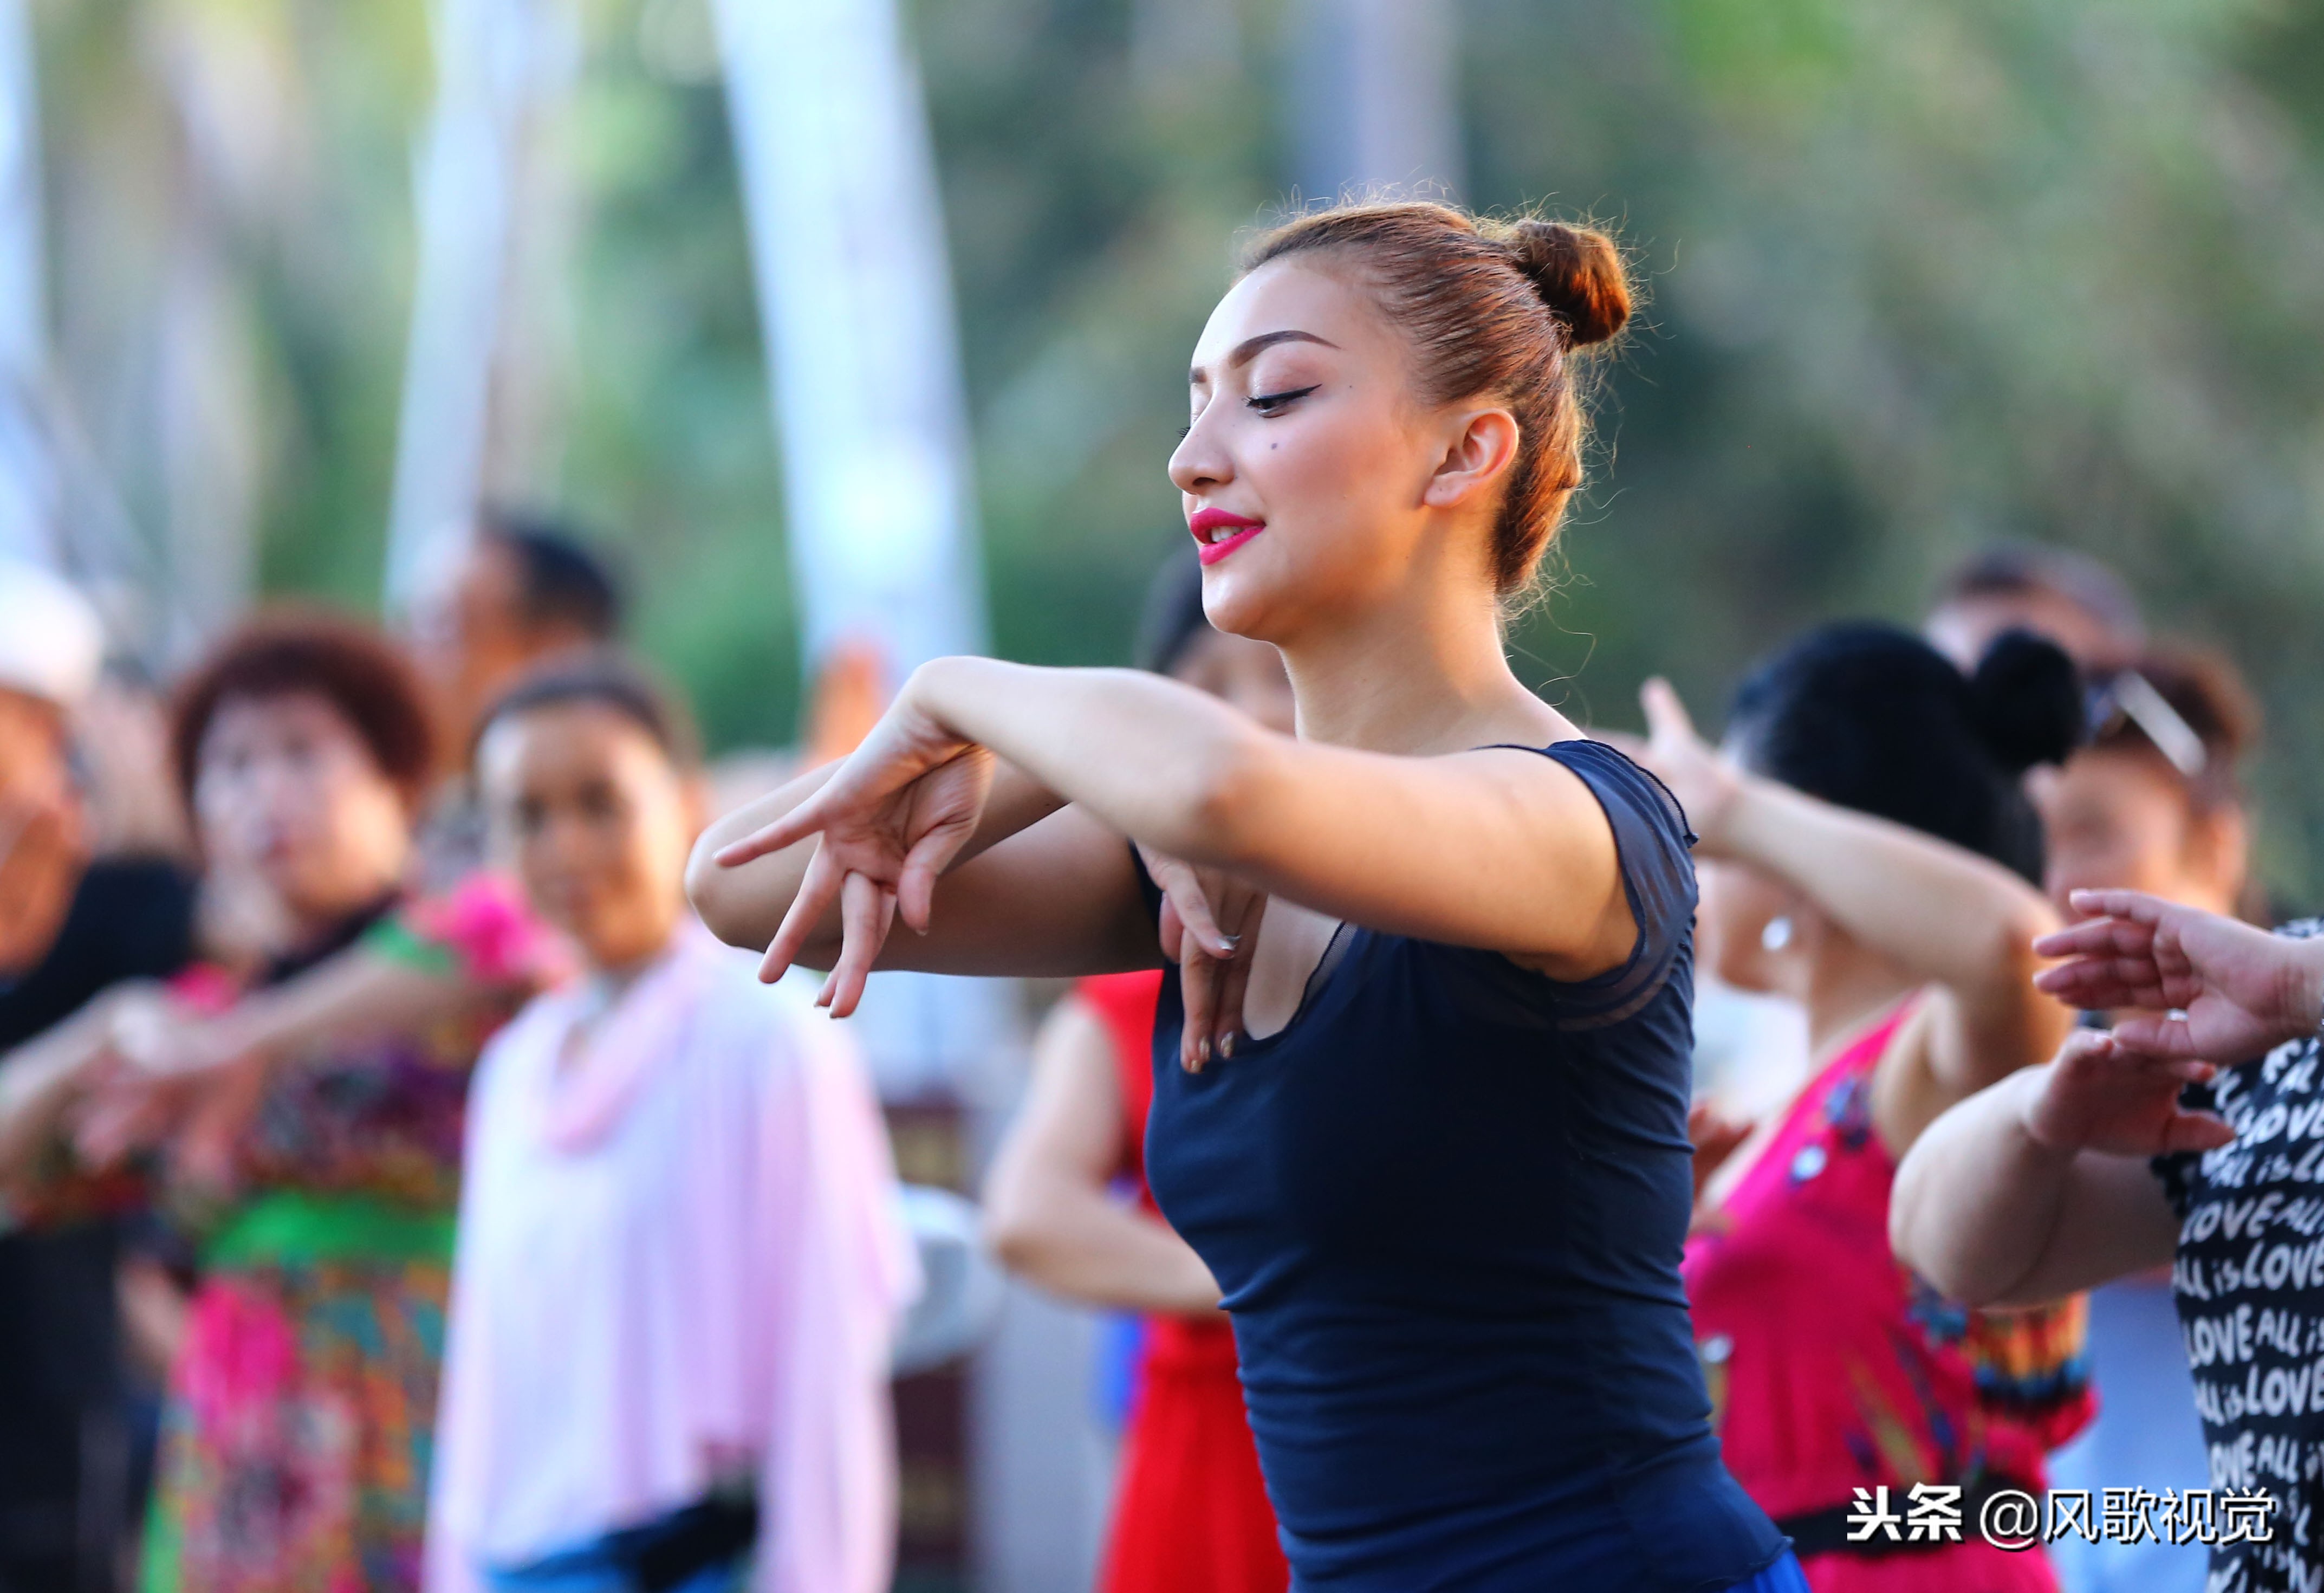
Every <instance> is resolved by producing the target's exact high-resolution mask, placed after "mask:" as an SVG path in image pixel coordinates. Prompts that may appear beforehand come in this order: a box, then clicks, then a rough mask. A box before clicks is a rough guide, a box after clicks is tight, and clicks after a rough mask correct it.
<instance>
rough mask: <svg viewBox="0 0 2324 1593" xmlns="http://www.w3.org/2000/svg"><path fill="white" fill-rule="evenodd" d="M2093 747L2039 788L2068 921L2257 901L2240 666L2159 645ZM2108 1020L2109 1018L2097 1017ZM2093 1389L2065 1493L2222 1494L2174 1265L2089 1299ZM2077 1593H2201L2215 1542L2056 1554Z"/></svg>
mask: <svg viewBox="0 0 2324 1593" xmlns="http://www.w3.org/2000/svg"><path fill="white" fill-rule="evenodd" d="M2090 698H2091V709H2092V711H2091V725H2092V728H2091V735H2090V741H2089V745H2088V746H2085V747H2083V748H2082V749H2081V750H2080V752H2078V753H2076V754H2075V755H2073V757H2072V758H2070V759H2069V760H2068V761H2067V763H2066V764H2065V765H2064V767H2062V768H2059V769H2040V770H2036V771H2035V772H2034V774H2033V779H2032V780H2031V782H2030V783H2028V786H2027V789H2028V790H2029V791H2030V792H2031V793H2032V794H2033V801H2034V805H2035V807H2036V808H2038V809H2039V810H2040V811H2041V814H2042V822H2043V834H2044V838H2045V842H2046V846H2047V849H2048V853H2049V864H2048V867H2047V868H2046V869H2045V870H2044V872H2043V886H2044V888H2045V889H2046V891H2047V892H2048V894H2049V896H2050V900H2051V901H2052V903H2054V904H2055V905H2056V906H2057V908H2058V909H2059V911H2060V912H2071V901H2072V897H2073V894H2074V893H2075V892H2076V891H2083V890H2105V889H2127V890H2135V891H2143V892H2145V893H2147V894H2151V895H2154V896H2158V897H2161V898H2162V899H2163V900H2165V901H2169V902H2176V903H2181V904H2182V905H2185V906H2189V907H2194V908H2198V909H2200V910H2202V911H2204V912H2218V913H2229V914H2233V913H2236V912H2239V911H2241V910H2242V909H2243V908H2244V907H2245V905H2246V897H2247V896H2248V895H2249V894H2250V887H2251V880H2250V874H2249V867H2248V866H2249V861H2250V857H2249V853H2250V829H2251V826H2250V817H2249V813H2248V811H2247V808H2246V801H2245V797H2244V790H2243V782H2242V777H2241V774H2240V772H2239V769H2238V764H2240V762H2241V761H2242V759H2243V758H2244V757H2245V756H2246V755H2248V753H2249V752H2250V750H2251V748H2252V746H2253V744H2254V742H2255V740H2256V739H2257V736H2258V730H2259V715H2258V710H2257V709H2256V707H2255V705H2254V704H2253V702H2252V699H2251V697H2250V694H2249V692H2248V691H2247V690H2246V689H2245V687H2244V685H2243V682H2242V681H2241V680H2240V679H2239V678H2238V677H2237V675H2236V671H2235V667H2234V666H2233V665H2232V664H2230V663H2228V662H2227V661H2226V660H2225V659H2224V658H2221V657H2218V656H2217V655H2215V654H2211V653H2204V652H2199V651H2197V650H2195V649H2192V648H2188V647H2183V646H2163V645H2157V646H2153V647H2149V648H2146V649H2145V650H2144V651H2143V652H2141V653H2139V654H2137V655H2136V656H2135V657H2134V658H2132V659H2130V660H2129V661H2128V662H2126V663H2122V664H2118V665H2116V666H2115V667H2114V668H2112V669H2108V670H2106V671H2103V672H2101V673H2100V674H2099V676H2098V680H2097V682H2096V684H2095V685H2094V686H2093V687H2092V689H2091V692H2090ZM2097 1018H2098V1014H2093V1021H2097ZM2089 1311H2090V1331H2089V1353H2090V1381H2091V1385H2092V1386H2093V1387H2094V1388H2095V1389H2096V1390H2097V1393H2098V1415H2097V1418H2096V1419H2095V1420H2094V1421H2093V1422H2091V1423H2090V1426H2089V1429H2088V1430H2087V1431H2084V1432H2083V1433H2082V1434H2081V1435H2080V1437H2079V1438H2077V1439H2076V1440H2074V1441H2073V1443H2072V1444H2070V1445H2069V1446H2068V1447H2067V1448H2066V1449H2061V1451H2059V1453H2058V1454H2057V1456H2056V1457H2055V1458H2054V1459H2053V1460H2052V1467H2051V1486H2052V1487H2064V1488H2085V1489H2088V1490H2089V1493H2090V1494H2091V1496H2092V1497H2094V1498H2095V1497H2099V1496H2102V1490H2104V1489H2106V1488H2108V1487H2113V1488H2118V1489H2119V1488H2135V1487H2143V1488H2145V1489H2146V1490H2147V1491H2148V1492H2149V1493H2151V1494H2153V1495H2154V1496H2157V1497H2160V1496H2162V1495H2163V1493H2164V1492H2166V1491H2172V1492H2176V1493H2181V1494H2183V1493H2185V1492H2186V1491H2187V1490H2189V1489H2197V1488H2202V1487H2206V1486H2209V1480H2210V1468H2209V1461H2208V1459H2207V1458H2206V1456H2205V1454H2204V1448H2203V1428H2202V1423H2201V1422H2200V1421H2199V1420H2198V1418H2197V1416H2196V1414H2195V1391H2194V1385H2193V1384H2192V1381H2191V1380H2190V1375H2189V1372H2188V1367H2187V1351H2186V1348H2185V1346H2184V1345H2183V1344H2182V1343H2181V1336H2180V1328H2179V1312H2178V1310H2177V1308H2176V1307H2175V1306H2174V1305H2173V1304H2172V1299H2171V1278H2170V1274H2169V1273H2168V1272H2167V1271H2166V1270H2164V1269H2162V1268H2156V1269H2154V1270H2153V1271H2152V1272H2149V1273H2144V1274H2141V1275H2137V1276H2133V1277H2127V1278H2123V1279H2120V1280H2118V1281H2116V1282H2115V1283H2107V1284H2106V1285H2104V1286H2102V1287H2100V1288H2097V1289H2093V1290H2092V1291H2090V1294H2089ZM2051 1552H2052V1556H2053V1557H2054V1558H2055V1560H2056V1561H2057V1562H2058V1569H2059V1577H2060V1579H2061V1581H2062V1582H2064V1584H2065V1585H2066V1587H2067V1588H2068V1589H2069V1593H2199V1590H2200V1589H2201V1588H2202V1587H2203V1584H2204V1579H2205V1574H2206V1566H2205V1556H2204V1552H2203V1549H2202V1546H2201V1545H2200V1544H2198V1543H2192V1542H2188V1543H2173V1542H2167V1541H2164V1540H2162V1539H2158V1538H2156V1537H2154V1536H2153V1535H2149V1534H2141V1535H2140V1537H2139V1541H2137V1542H2126V1541H2124V1539H2123V1537H2122V1536H2121V1535H2119V1534H2117V1535H2116V1536H2114V1537H2109V1538H2103V1539H2101V1540H2099V1541H2098V1542H2090V1541H2089V1540H2088V1539H2086V1538H2084V1537H2082V1536H2080V1535H2079V1534H2068V1535H2066V1536H2064V1537H2062V1538H2061V1539H2060V1540H2059V1541H2058V1542H2056V1543H2055V1544H2053V1545H2052V1549H2051Z"/></svg>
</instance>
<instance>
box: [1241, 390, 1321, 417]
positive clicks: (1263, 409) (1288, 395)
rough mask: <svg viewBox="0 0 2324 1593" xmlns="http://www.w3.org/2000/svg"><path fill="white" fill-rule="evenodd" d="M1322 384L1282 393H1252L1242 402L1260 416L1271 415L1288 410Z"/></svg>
mask: <svg viewBox="0 0 2324 1593" xmlns="http://www.w3.org/2000/svg"><path fill="white" fill-rule="evenodd" d="M1322 385H1323V384H1322V383H1321V382H1316V383H1313V384H1309V385H1307V386H1305V387H1294V388H1291V389H1290V390H1288V391H1287V392H1283V393H1254V394H1251V395H1250V397H1249V398H1247V399H1245V400H1244V401H1243V402H1244V403H1248V404H1250V407H1251V408H1253V409H1255V410H1257V411H1258V412H1259V413H1260V414H1262V415H1267V414H1273V413H1277V412H1280V411H1282V410H1285V409H1287V408H1289V407H1290V406H1291V405H1292V404H1293V403H1296V402H1297V401H1298V400H1300V399H1303V398H1305V397H1306V396H1307V395H1308V394H1310V393H1313V392H1314V391H1315V389H1316V388H1318V387H1321V386H1322Z"/></svg>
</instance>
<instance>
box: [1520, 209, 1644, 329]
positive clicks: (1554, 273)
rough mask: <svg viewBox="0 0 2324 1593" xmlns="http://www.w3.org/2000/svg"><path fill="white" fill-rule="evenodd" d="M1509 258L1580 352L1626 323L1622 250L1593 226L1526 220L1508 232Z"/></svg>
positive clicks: (1627, 310) (1626, 291)
mask: <svg viewBox="0 0 2324 1593" xmlns="http://www.w3.org/2000/svg"><path fill="white" fill-rule="evenodd" d="M1508 251H1509V256H1510V259H1511V260H1512V261H1513V262H1514V263H1515V264H1516V265H1517V269H1518V270H1519V271H1521V272H1523V273H1525V275H1526V281H1528V282H1532V283H1533V285H1534V291H1535V292H1537V293H1539V294H1540V295H1541V297H1542V301H1543V302H1544V303H1545V304H1547V305H1548V306H1549V312H1550V313H1551V314H1552V315H1554V316H1555V317H1556V318H1557V319H1558V320H1559V321H1560V322H1562V323H1563V325H1564V327H1565V336H1566V341H1567V342H1568V343H1569V344H1570V345H1571V346H1572V347H1576V348H1580V347H1585V346H1586V345H1589V344H1591V343H1603V342H1605V341H1606V340H1607V339H1608V338H1611V337H1612V336H1614V334H1615V333H1617V332H1618V331H1620V330H1621V329H1622V328H1623V326H1624V324H1625V323H1627V322H1628V320H1629V319H1630V284H1629V281H1628V278H1627V277H1626V276H1625V274H1624V273H1623V271H1622V255H1621V251H1620V250H1618V249H1617V248H1615V247H1614V240H1613V239H1611V238H1609V237H1608V236H1606V235H1605V234H1604V233H1602V232H1600V231H1598V230H1597V229H1595V228H1594V227H1574V226H1571V225H1569V224H1568V223H1566V222H1563V221H1544V220H1541V219H1539V218H1535V217H1527V218H1526V219H1524V220H1522V221H1519V222H1517V224H1516V225H1515V226H1514V227H1511V228H1510V229H1509V233H1508Z"/></svg>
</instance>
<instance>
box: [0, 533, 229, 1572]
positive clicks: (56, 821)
mask: <svg viewBox="0 0 2324 1593" xmlns="http://www.w3.org/2000/svg"><path fill="white" fill-rule="evenodd" d="M103 653H104V637H103V632H102V628H101V627H100V625H99V624H98V621H97V614H96V612H95V611H94V610H93V609H92V608H91V607H89V605H88V602H87V601H86V600H85V599H84V598H83V597H81V596H80V594H79V593H78V591H77V590H75V589H74V588H72V587H71V586H70V585H69V584H68V583H67V582H65V581H62V580H60V579H58V578H56V577H55V576H53V575H51V574H50V573H49V572H48V571H46V570H41V569H38V568H36V567H34V566H32V565H29V564H23V563H19V562H15V561H12V560H0V1053H5V1051H8V1050H9V1049H11V1048H13V1047H14V1046H17V1045H19V1044H22V1043H23V1042H26V1041H28V1040H31V1039H32V1037H33V1036H35V1035H37V1034H39V1033H42V1031H43V1030H45V1029H47V1028H49V1027H50V1026H51V1024H54V1023H58V1022H59V1021H60V1020H62V1019H64V1018H66V1017H68V1016H69V1015H70V1014H73V1013H74V1012H75V1011H77V1010H78V1009H79V1008H80V1007H81V1006H82V1005H84V1004H85V1003H87V1002H88V1000H89V999H90V998H91V997H92V996H96V995H97V993H98V992H100V991H102V990H104V989H106V987H107V986H111V985H114V984H115V983H117V982H118V981H121V980H124V979H152V978H159V977H165V976H167V975H170V974H173V973H175V972H177V971H178V970H179V969H180V968H182V967H184V966H185V964H186V962H187V961H188V960H189V959H190V957H191V956H192V938H193V928H194V887H193V881H192V878H191V876H190V875H189V873H188V872H187V870H186V869H185V868H184V867H182V866H180V864H179V863H178V862H177V861H176V860H175V859H173V858H171V857H168V856H164V855H159V850H158V847H156V851H155V854H154V855H141V854H140V853H138V852H133V851H120V852H116V853H115V855H111V856H100V855H98V853H99V852H100V850H101V849H106V848H107V843H115V844H116V845H118V844H121V843H128V842H134V841H135V840H138V839H147V840H152V841H155V842H158V841H160V840H161V839H162V838H163V837H161V836H143V835H141V834H140V833H139V832H138V830H137V829H136V827H134V826H132V825H122V826H118V827H115V826H110V825H107V824H106V823H105V822H104V821H103V820H104V814H102V813H94V814H93V813H92V812H91V811H90V799H91V796H92V794H94V795H96V796H97V797H98V798H99V799H106V798H119V799H122V801H123V803H124V805H126V793H124V792H122V791H121V788H120V782H119V781H115V782H112V783H106V784H105V785H103V786H100V787H99V789H98V790H97V792H95V793H92V792H90V791H89V790H88V789H86V788H85V787H84V785H83V783H82V782H81V781H80V780H79V779H78V778H77V773H76V769H75V766H74V765H75V757H76V751H77V744H83V743H82V738H81V737H80V736H77V735H76V731H77V730H78V729H85V728H86V726H85V724H84V723H83V722H82V720H81V718H80V716H81V715H82V714H84V713H86V712H87V711H88V708H89V706H90V704H91V703H92V701H94V700H96V699H97V696H98V695H99V693H100V692H101V691H102V687H101V686H100V683H99V681H98V668H99V665H100V663H101V662H102V658H103ZM84 745H85V744H84ZM120 773H122V774H123V775H124V776H126V774H127V773H129V772H128V771H127V770H123V771H121V772H120ZM0 1091H5V1085H0ZM10 1227H14V1221H13V1219H11V1218H8V1217H7V1215H6V1214H5V1212H0V1230H5V1229H7V1228H10ZM120 1238H121V1236H120V1234H119V1232H118V1228H117V1225H116V1224H115V1223H114V1222H112V1221H111V1220H109V1219H107V1218H104V1217H102V1216H98V1215H95V1214H92V1216H91V1217H90V1218H89V1220H88V1221H85V1222H78V1223H71V1224H62V1225H59V1226H58V1227H56V1228H54V1229H52V1230H49V1231H42V1232H22V1231H15V1232H0V1302H5V1308H0V1412H5V1416H0V1589H9V1590H13V1589H17V1588H38V1589H43V1590H46V1589H66V1590H71V1593H98V1590H100V1589H106V1588H113V1587H115V1585H116V1581H117V1574H116V1567H115V1555H116V1551H117V1547H118V1545H119V1543H120V1542H121V1540H122V1538H123V1536H124V1533H125V1532H126V1530H127V1528H128V1526H129V1515H130V1512H131V1510H132V1508H133V1505H134V1487H133V1470H134V1465H133V1457H134V1451H135V1450H136V1449H138V1448H139V1447H140V1446H139V1441H138V1438H137V1432H136V1423H135V1422H134V1420H133V1417H132V1413H131V1409H130V1401H131V1398H132V1395H131V1392H130V1390H129V1388H128V1387H127V1386H126V1385H125V1384H124V1367H123V1364H122V1349H121V1344H120V1337H119V1329H118V1321H117V1318H118V1313H117V1312H116V1311H115V1275H116V1266H117V1264H118V1261H119V1257H120V1255H121V1246H120Z"/></svg>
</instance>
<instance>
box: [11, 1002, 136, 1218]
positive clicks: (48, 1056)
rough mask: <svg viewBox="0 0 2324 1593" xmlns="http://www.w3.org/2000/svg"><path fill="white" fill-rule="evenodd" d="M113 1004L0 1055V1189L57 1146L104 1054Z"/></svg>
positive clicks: (90, 1009)
mask: <svg viewBox="0 0 2324 1593" xmlns="http://www.w3.org/2000/svg"><path fill="white" fill-rule="evenodd" d="M112 1022H113V1014H112V1008H111V1004H110V1003H108V1002H107V1001H106V1000H105V999H104V998H102V997H100V998H98V999H97V1001H93V1002H91V1003H90V1004H89V1005H87V1006H85V1007H83V1008H82V1009H81V1010H80V1011H79V1012H78V1013H77V1014H74V1015H73V1016H72V1017H69V1018H67V1019H66V1020H65V1021H64V1022H62V1023H58V1024H56V1025H55V1026H54V1027H52V1028H51V1029H50V1030H48V1031H47V1032H46V1033H42V1034H41V1035H39V1036H37V1037H36V1038H34V1039H32V1040H28V1041H26V1042H24V1043H23V1044H22V1045H20V1046H17V1047H16V1048H15V1049H14V1050H13V1051H8V1052H7V1053H6V1054H5V1055H0V1188H5V1187H6V1186H9V1185H13V1184H14V1183H17V1182H18V1181H21V1180H22V1179H23V1178H24V1177H25V1175H26V1174H27V1173H29V1172H31V1171H32V1164H33V1163H34V1162H36V1161H37V1160H38V1159H39V1157H40V1155H41V1153H42V1151H43V1150H44V1149H45V1148H46V1147H47V1146H49V1145H50V1144H52V1143H54V1142H55V1140H56V1138H57V1136H58V1133H59V1125H60V1120H61V1119H62V1117H63V1116H64V1112H65V1108H66V1107H69V1106H70V1105H71V1103H72V1100H73V1098H74V1096H75V1094H76V1093H77V1092H78V1088H79V1085H80V1081H81V1079H82V1078H83V1077H84V1076H85V1075H86V1074H87V1072H88V1069H89V1068H90V1067H91V1066H92V1065H93V1064H94V1063H95V1062H96V1061H97V1059H98V1058H99V1057H100V1056H102V1055H103V1054H104V1052H105V1051H106V1044H107V1042H108V1038H109V1035H110V1033H111V1027H112Z"/></svg>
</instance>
